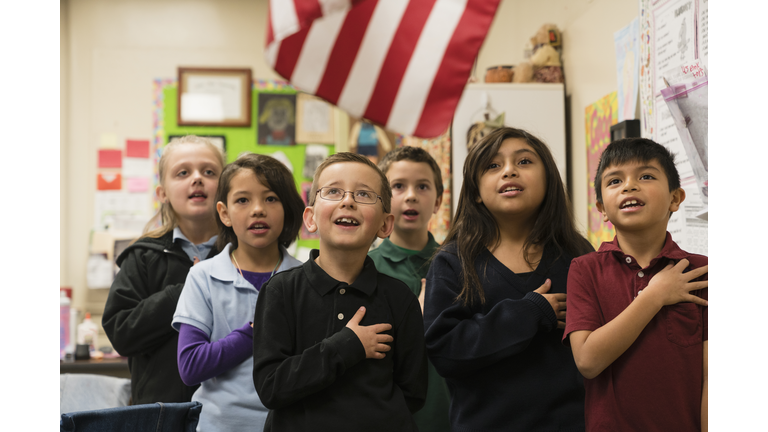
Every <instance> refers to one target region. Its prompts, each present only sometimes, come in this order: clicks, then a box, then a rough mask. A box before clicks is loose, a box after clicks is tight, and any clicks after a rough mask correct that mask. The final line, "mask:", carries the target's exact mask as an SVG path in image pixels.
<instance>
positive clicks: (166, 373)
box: [102, 135, 224, 404]
mask: <svg viewBox="0 0 768 432" xmlns="http://www.w3.org/2000/svg"><path fill="white" fill-rule="evenodd" d="M223 166H224V157H223V155H222V154H221V151H219V150H218V149H217V148H216V146H214V145H213V144H212V143H211V142H210V141H208V140H207V139H205V138H201V137H197V136H194V135H189V136H185V137H183V138H175V139H173V140H172V141H171V142H169V143H168V145H166V146H165V148H164V149H163V154H162V156H161V157H160V161H159V163H158V174H159V177H160V185H159V186H158V187H157V190H156V193H157V197H158V200H159V201H160V203H161V204H160V210H159V211H158V214H157V215H155V217H154V218H153V219H152V220H151V221H150V222H149V223H148V224H147V226H146V227H145V230H144V231H145V232H144V234H143V235H142V237H141V238H139V239H138V240H137V241H136V242H135V243H133V244H132V245H130V246H129V247H128V248H126V249H125V250H124V251H123V252H122V253H121V254H120V256H119V257H118V258H117V265H118V266H119V267H120V271H119V272H118V273H117V275H116V276H115V280H114V282H113V283H112V287H111V289H110V291H109V297H108V298H107V303H106V305H105V307H104V315H103V317H102V326H103V327H104V331H105V333H106V334H107V337H108V338H109V340H110V342H111V343H112V346H113V347H114V348H115V350H116V351H117V352H118V353H120V354H121V355H123V356H127V357H128V367H129V369H130V371H131V396H132V403H133V404H145V403H154V402H187V401H189V400H191V397H192V394H193V393H194V391H195V388H194V387H189V386H187V385H185V384H184V383H183V382H182V380H181V377H180V376H179V371H178V368H177V366H176V346H177V343H178V342H177V341H178V333H176V332H175V331H174V330H173V328H172V327H171V325H170V324H171V320H172V318H173V312H174V311H175V310H176V303H177V302H178V300H179V295H180V294H181V290H182V287H183V286H184V280H185V279H186V277H187V273H188V272H189V269H190V268H191V267H192V266H193V265H194V264H195V263H197V262H199V261H202V260H205V259H206V258H208V257H211V256H213V255H215V254H216V253H217V249H216V248H215V246H214V244H215V242H216V237H217V233H218V230H217V227H216V219H215V212H216V210H215V201H214V198H215V193H216V188H217V187H218V180H219V175H220V174H221V170H222V168H223ZM158 218H159V219H160V221H161V223H162V225H161V226H160V227H159V228H156V229H151V228H152V227H153V226H155V223H156V222H155V220H156V219H158Z"/></svg>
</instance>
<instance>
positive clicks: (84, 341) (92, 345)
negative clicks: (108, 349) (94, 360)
mask: <svg viewBox="0 0 768 432" xmlns="http://www.w3.org/2000/svg"><path fill="white" fill-rule="evenodd" d="M98 337H99V327H98V326H96V324H94V323H93V321H91V313H90V312H86V313H85V319H84V320H83V322H81V323H80V324H79V325H78V326H77V344H78V345H89V350H90V351H96V348H97V347H98Z"/></svg>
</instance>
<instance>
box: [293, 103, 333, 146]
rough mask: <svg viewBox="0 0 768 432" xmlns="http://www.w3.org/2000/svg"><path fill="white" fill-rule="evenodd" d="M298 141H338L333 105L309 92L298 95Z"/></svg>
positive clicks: (321, 142) (328, 142) (327, 142)
mask: <svg viewBox="0 0 768 432" xmlns="http://www.w3.org/2000/svg"><path fill="white" fill-rule="evenodd" d="M296 142H300V143H317V144H333V143H335V142H336V133H335V130H334V108H333V105H331V104H329V103H328V102H326V101H324V100H322V99H320V98H319V97H316V96H312V95H310V94H307V93H298V94H297V95H296Z"/></svg>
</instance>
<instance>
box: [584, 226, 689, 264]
mask: <svg viewBox="0 0 768 432" xmlns="http://www.w3.org/2000/svg"><path fill="white" fill-rule="evenodd" d="M597 252H598V253H613V254H614V255H616V256H617V257H619V258H624V257H626V256H628V255H627V254H625V253H624V252H623V251H622V250H621V248H619V238H618V237H616V236H614V237H613V241H612V242H603V243H602V244H601V245H600V248H599V249H598V250H597ZM687 257H688V254H687V253H686V252H685V251H684V250H682V249H680V246H678V245H677V243H675V242H674V241H673V240H672V234H670V233H669V231H667V236H666V238H665V239H664V246H663V247H662V248H661V251H660V252H659V254H658V255H657V256H656V258H654V259H652V260H651V264H650V265H653V263H654V262H656V261H657V260H658V259H659V258H668V259H672V260H681V259H683V258H687Z"/></svg>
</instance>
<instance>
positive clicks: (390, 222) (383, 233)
mask: <svg viewBox="0 0 768 432" xmlns="http://www.w3.org/2000/svg"><path fill="white" fill-rule="evenodd" d="M393 229H395V216H394V215H393V214H392V213H386V214H385V215H384V223H383V224H381V228H379V231H378V232H377V233H376V236H378V237H379V238H387V237H389V235H390V234H392V230H393Z"/></svg>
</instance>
